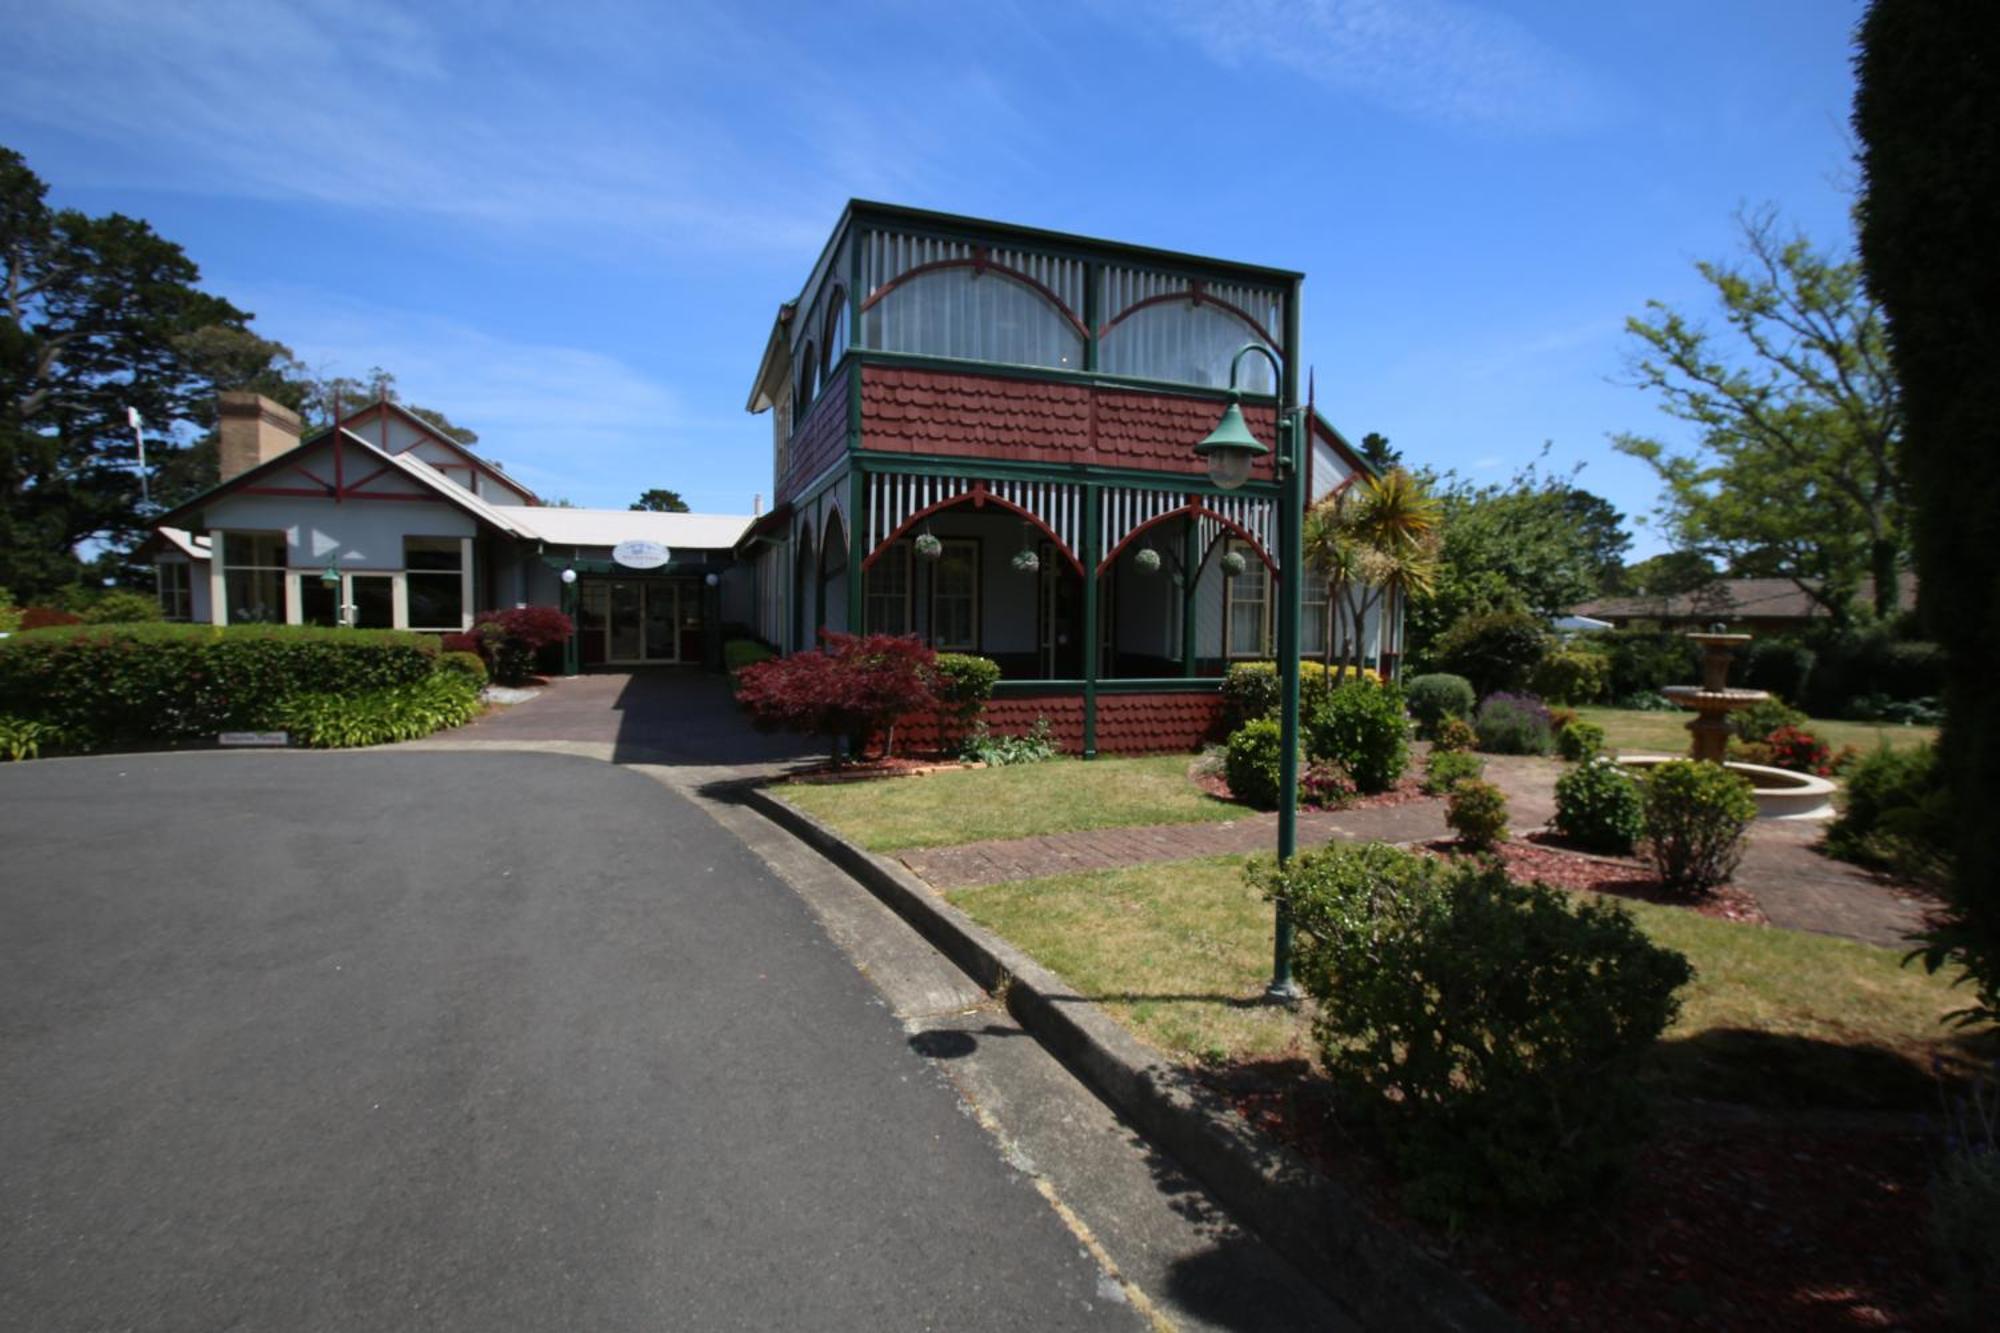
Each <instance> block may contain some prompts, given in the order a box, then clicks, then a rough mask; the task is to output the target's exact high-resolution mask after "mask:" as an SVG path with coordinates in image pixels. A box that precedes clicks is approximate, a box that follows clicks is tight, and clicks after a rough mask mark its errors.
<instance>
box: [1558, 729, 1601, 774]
mask: <svg viewBox="0 0 2000 1333" xmlns="http://www.w3.org/2000/svg"><path fill="white" fill-rule="evenodd" d="M1556 753H1557V754H1559V755H1561V756H1562V757H1563V758H1564V759H1567V760H1568V761H1569V762H1570V763H1572V764H1581V763H1586V762H1588V761H1590V760H1592V759H1595V758H1597V756H1598V755H1600V754H1603V753H1604V728H1603V727H1600V726H1598V725H1597V724H1596V723H1595V722H1585V721H1584V720H1583V719H1582V718H1577V719H1575V720H1573V721H1571V722H1568V723H1565V724H1564V725H1563V726H1562V727H1561V728H1559V729H1558V730H1557V731H1556Z"/></svg>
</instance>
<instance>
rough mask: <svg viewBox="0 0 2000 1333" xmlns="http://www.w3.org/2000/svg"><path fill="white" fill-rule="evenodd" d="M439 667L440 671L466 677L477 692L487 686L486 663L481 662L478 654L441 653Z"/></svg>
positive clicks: (438, 661)
mask: <svg viewBox="0 0 2000 1333" xmlns="http://www.w3.org/2000/svg"><path fill="white" fill-rule="evenodd" d="M437 665H438V670H439V671H445V672H449V673H451V674H453V675H458V676H463V677H465V679H466V681H467V682H468V683H469V684H470V685H471V686H472V688H473V689H475V690H478V689H484V688H485V686H486V663H485V662H483V661H481V660H480V657H479V654H478V653H461V652H450V653H439V654H438V660H437Z"/></svg>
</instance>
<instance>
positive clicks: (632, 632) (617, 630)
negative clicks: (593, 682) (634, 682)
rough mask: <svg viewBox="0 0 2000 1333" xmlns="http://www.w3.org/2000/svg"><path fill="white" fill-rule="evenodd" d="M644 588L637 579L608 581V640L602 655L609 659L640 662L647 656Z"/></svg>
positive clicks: (612, 660)
mask: <svg viewBox="0 0 2000 1333" xmlns="http://www.w3.org/2000/svg"><path fill="white" fill-rule="evenodd" d="M645 613H646V588H645V585H644V584H640V583H614V584H612V585H611V631H610V632H611V643H610V648H609V651H607V652H606V653H605V654H604V656H605V660H607V661H611V662H642V661H644V660H645V658H646V651H645V649H646V637H645V634H646V627H645Z"/></svg>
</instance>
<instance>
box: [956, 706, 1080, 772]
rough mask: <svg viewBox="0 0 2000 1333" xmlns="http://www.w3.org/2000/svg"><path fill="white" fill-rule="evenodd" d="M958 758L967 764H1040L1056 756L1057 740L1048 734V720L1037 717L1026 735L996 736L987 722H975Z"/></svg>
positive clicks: (1001, 765)
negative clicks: (989, 728)
mask: <svg viewBox="0 0 2000 1333" xmlns="http://www.w3.org/2000/svg"><path fill="white" fill-rule="evenodd" d="M958 757H959V758H961V759H963V760H965V761H966V762H967V763H973V764H986V765H989V766H991V767H993V768H1005V767H1006V766H1008V765H1009V764H1039V763H1043V762H1045V761H1047V760H1050V759H1053V758H1055V757H1056V743H1055V739H1054V738H1053V737H1052V736H1051V735H1050V734H1049V720H1048V719H1047V718H1045V717H1038V718H1036V719H1035V725H1034V726H1033V727H1031V728H1029V729H1028V734H1027V735H1025V736H1007V735H1000V736H995V735H994V734H993V733H991V732H989V731H988V730H987V729H986V724H985V723H984V722H976V723H974V724H973V727H972V734H971V735H970V736H968V737H967V738H966V740H965V744H964V745H963V746H962V747H961V748H960V750H959V752H958Z"/></svg>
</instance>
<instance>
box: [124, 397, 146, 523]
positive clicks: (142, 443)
mask: <svg viewBox="0 0 2000 1333" xmlns="http://www.w3.org/2000/svg"><path fill="white" fill-rule="evenodd" d="M125 419H126V420H127V421H129V422H131V423H132V438H133V439H134V440H136V441H137V442H138V445H139V503H140V504H141V505H142V506H144V507H145V508H147V509H151V508H152V507H153V493H152V488H151V487H150V486H148V485H147V483H146V427H145V424H144V423H143V422H142V421H141V420H140V418H139V409H138V408H136V407H128V408H126V409H125Z"/></svg>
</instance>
